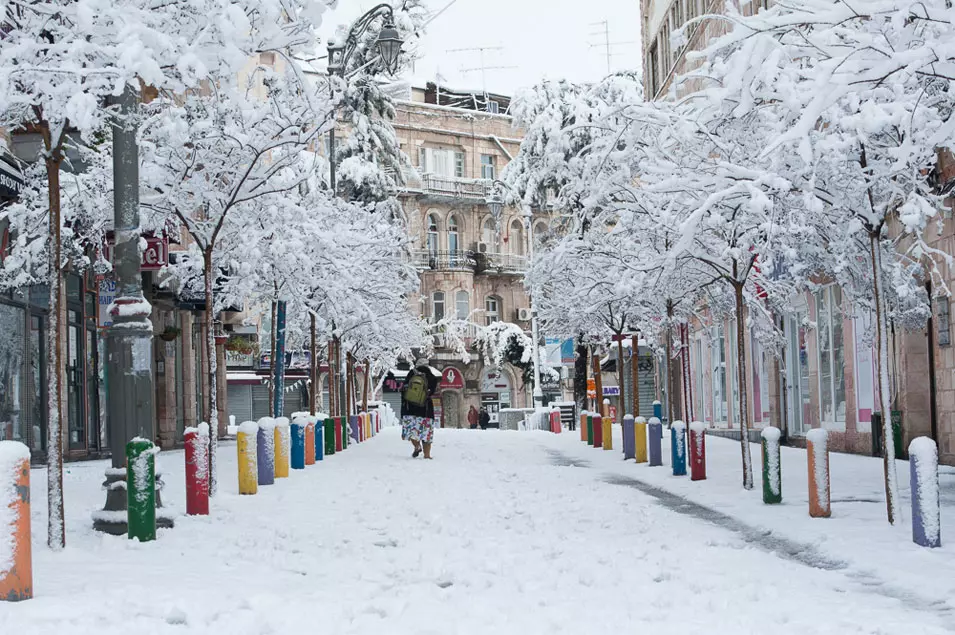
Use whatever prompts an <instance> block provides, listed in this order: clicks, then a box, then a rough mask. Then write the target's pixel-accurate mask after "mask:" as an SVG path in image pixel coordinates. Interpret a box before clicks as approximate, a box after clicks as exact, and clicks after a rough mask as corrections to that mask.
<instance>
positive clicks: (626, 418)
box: [623, 415, 633, 421]
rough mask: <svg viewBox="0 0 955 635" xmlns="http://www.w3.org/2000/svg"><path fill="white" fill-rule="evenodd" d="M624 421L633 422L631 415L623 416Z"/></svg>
mask: <svg viewBox="0 0 955 635" xmlns="http://www.w3.org/2000/svg"><path fill="white" fill-rule="evenodd" d="M623 420H624V421H633V415H623Z"/></svg>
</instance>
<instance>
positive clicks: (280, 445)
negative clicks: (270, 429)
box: [275, 417, 292, 478]
mask: <svg viewBox="0 0 955 635" xmlns="http://www.w3.org/2000/svg"><path fill="white" fill-rule="evenodd" d="M291 446H292V435H291V430H290V429H289V420H288V419H287V418H286V417H279V418H278V419H276V420H275V478H288V473H289V462H290V459H291V453H292V452H291V450H292V448H291Z"/></svg>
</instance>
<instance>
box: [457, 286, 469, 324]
mask: <svg viewBox="0 0 955 635" xmlns="http://www.w3.org/2000/svg"><path fill="white" fill-rule="evenodd" d="M454 306H455V313H456V314H457V318H458V319H459V320H466V319H468V316H469V315H470V314H471V302H470V299H469V298H468V292H467V291H458V292H457V293H456V294H455V295H454Z"/></svg>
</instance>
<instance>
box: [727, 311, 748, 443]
mask: <svg viewBox="0 0 955 635" xmlns="http://www.w3.org/2000/svg"><path fill="white" fill-rule="evenodd" d="M736 337H737V335H736V320H731V321H730V338H732V339H731V343H730V365H729V368H728V371H729V373H728V375H727V377H726V383H727V385H728V386H729V387H730V390H729V391H728V393H729V394H730V395H732V399H733V423H734V424H735V425H736V426H737V427H740V428H742V424H741V423H740V418H741V417H740V412H739V359H738V357H739V350H738V347H737V345H736V341H737V340H736ZM743 372H744V373H745V369H744V371H743ZM743 376H744V377H745V376H746V375H745V374H744V375H743Z"/></svg>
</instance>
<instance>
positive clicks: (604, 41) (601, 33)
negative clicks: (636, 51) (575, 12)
mask: <svg viewBox="0 0 955 635" xmlns="http://www.w3.org/2000/svg"><path fill="white" fill-rule="evenodd" d="M590 26H592V27H597V28H598V29H599V30H597V31H594V32H593V33H591V34H590V37H592V38H600V41H598V42H593V43H591V44H590V48H592V49H595V48H600V49H604V55H605V56H606V58H607V74H608V75H610V74H611V73H612V72H613V58H615V57H618V56H620V55H622V53H617V52H614V47H616V46H627V45H634V44H638V43H639V42H637V41H636V40H629V41H627V42H611V41H610V21H609V20H604V21H603V22H594V23H592V24H591V25H590Z"/></svg>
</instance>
